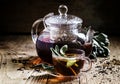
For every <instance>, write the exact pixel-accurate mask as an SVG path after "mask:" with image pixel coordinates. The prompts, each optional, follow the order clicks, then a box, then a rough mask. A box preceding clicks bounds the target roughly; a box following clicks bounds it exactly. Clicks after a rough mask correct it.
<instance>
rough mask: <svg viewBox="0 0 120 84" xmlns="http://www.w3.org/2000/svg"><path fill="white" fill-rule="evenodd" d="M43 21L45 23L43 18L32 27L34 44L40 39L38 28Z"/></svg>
mask: <svg viewBox="0 0 120 84" xmlns="http://www.w3.org/2000/svg"><path fill="white" fill-rule="evenodd" d="M42 21H43V18H40V19H38V20H36V21H35V22H34V23H33V25H32V29H31V36H32V40H33V42H34V44H36V40H37V38H38V27H39V24H40V23H41V22H42Z"/></svg>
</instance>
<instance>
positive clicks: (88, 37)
mask: <svg viewBox="0 0 120 84" xmlns="http://www.w3.org/2000/svg"><path fill="white" fill-rule="evenodd" d="M94 33H95V31H94V30H93V29H92V28H91V26H89V27H88V31H87V34H86V39H85V42H92V39H93V37H94Z"/></svg>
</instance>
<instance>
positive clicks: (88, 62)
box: [81, 57, 92, 72]
mask: <svg viewBox="0 0 120 84" xmlns="http://www.w3.org/2000/svg"><path fill="white" fill-rule="evenodd" d="M84 59H85V60H84V61H85V62H84V65H83V68H82V69H81V71H82V72H87V71H89V70H90V69H91V68H92V62H91V60H90V59H89V58H88V57H84Z"/></svg>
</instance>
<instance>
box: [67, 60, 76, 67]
mask: <svg viewBox="0 0 120 84" xmlns="http://www.w3.org/2000/svg"><path fill="white" fill-rule="evenodd" d="M76 62H77V61H76V60H67V63H66V66H67V67H71V66H72V65H74V64H75V63H76Z"/></svg>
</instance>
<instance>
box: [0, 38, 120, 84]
mask: <svg viewBox="0 0 120 84" xmlns="http://www.w3.org/2000/svg"><path fill="white" fill-rule="evenodd" d="M2 38H3V39H2V40H1V41H0V84H40V83H41V82H42V83H41V84H46V82H48V83H47V84H53V82H52V81H53V80H52V79H50V77H49V78H48V79H47V77H43V78H44V79H43V78H42V77H41V76H34V77H31V75H32V74H33V73H34V70H33V69H31V68H29V67H30V66H29V65H26V66H24V65H23V63H20V62H19V61H20V60H18V59H29V58H30V57H33V58H36V56H37V54H36V50H35V45H34V44H33V42H32V39H31V36H5V37H2ZM110 42H111V44H110V47H109V48H110V51H111V53H110V56H109V57H108V58H98V60H97V62H95V63H93V65H92V69H91V70H90V71H89V72H86V74H85V75H86V77H87V80H88V84H120V43H119V42H120V39H119V38H110ZM13 59H15V60H17V62H16V61H15V60H13ZM29 60H30V59H29ZM21 67H23V68H21ZM77 81H78V80H77ZM54 82H55V80H54ZM77 83H78V84H79V82H77ZM77 83H76V82H75V80H74V81H72V82H67V83H66V84H77ZM63 84H64V83H63Z"/></svg>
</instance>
